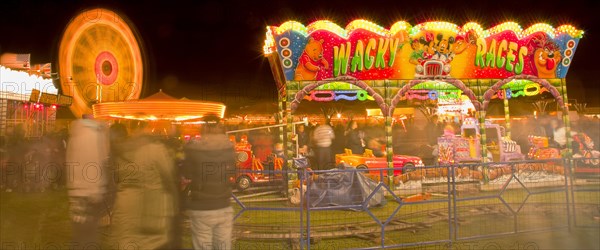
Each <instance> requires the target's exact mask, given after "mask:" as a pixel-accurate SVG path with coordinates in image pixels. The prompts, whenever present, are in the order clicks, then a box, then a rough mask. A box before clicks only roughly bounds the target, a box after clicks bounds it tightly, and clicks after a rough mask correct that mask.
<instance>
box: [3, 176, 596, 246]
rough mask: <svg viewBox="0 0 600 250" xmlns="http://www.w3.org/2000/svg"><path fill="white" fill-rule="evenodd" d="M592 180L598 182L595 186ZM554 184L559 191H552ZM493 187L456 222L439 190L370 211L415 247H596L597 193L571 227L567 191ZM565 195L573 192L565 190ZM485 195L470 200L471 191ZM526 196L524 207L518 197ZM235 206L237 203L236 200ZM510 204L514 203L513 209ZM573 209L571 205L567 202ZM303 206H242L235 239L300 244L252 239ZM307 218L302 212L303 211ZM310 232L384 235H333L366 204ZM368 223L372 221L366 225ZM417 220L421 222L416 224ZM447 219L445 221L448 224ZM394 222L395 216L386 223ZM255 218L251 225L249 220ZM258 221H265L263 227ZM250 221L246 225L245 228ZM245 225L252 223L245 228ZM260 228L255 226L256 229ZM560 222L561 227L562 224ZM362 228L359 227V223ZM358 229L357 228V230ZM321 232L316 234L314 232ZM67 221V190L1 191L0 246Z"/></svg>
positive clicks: (59, 234)
mask: <svg viewBox="0 0 600 250" xmlns="http://www.w3.org/2000/svg"><path fill="white" fill-rule="evenodd" d="M593 187H594V188H597V187H595V186H593ZM542 191H543V192H542ZM552 191H556V192H552ZM497 194H498V193H497V192H492V191H490V192H479V193H472V194H461V195H460V196H459V198H460V199H461V200H459V202H457V203H456V206H457V209H456V210H454V209H453V210H452V211H451V214H452V213H454V211H456V216H457V218H460V220H458V219H457V222H458V225H457V226H456V227H449V225H451V224H453V223H454V222H453V221H451V222H449V221H448V215H447V212H448V206H449V205H450V206H451V207H453V206H454V204H452V203H450V204H449V203H448V200H447V198H446V197H444V196H436V197H434V198H433V199H432V200H430V201H433V203H426V204H409V203H406V204H402V206H400V208H398V207H399V205H400V204H398V203H397V202H395V201H394V200H393V199H391V198H389V199H388V201H387V204H386V205H384V206H381V207H376V208H371V209H370V211H371V213H372V215H373V216H375V217H376V218H378V219H379V220H380V221H386V220H387V219H388V217H390V216H391V215H392V214H393V213H394V211H396V210H397V211H396V213H395V215H394V216H393V218H394V219H395V220H394V221H395V222H397V223H398V224H397V225H403V223H406V224H410V225H415V224H418V225H421V226H417V227H407V228H406V229H404V230H397V231H388V232H386V233H385V238H384V239H385V244H386V245H393V244H408V243H414V244H416V245H415V246H412V247H410V248H412V249H446V248H447V244H437V245H431V246H425V245H422V244H420V242H425V241H436V240H444V239H448V238H449V236H450V232H449V230H450V229H449V228H456V229H457V230H458V231H456V232H455V235H456V237H457V239H459V241H457V242H455V243H454V245H453V248H455V249H483V248H487V249H565V248H570V249H599V248H600V239H599V237H598V235H600V206H599V204H600V193H599V192H577V193H575V197H574V198H575V199H574V200H575V201H576V202H578V203H581V204H582V205H578V206H577V207H576V210H575V212H576V213H575V215H576V216H575V220H572V221H571V225H575V224H576V225H578V226H587V227H588V229H585V230H584V229H580V228H579V227H574V226H573V227H572V230H571V231H570V232H569V231H568V229H567V228H568V226H569V221H568V219H569V218H567V216H566V215H567V212H566V207H567V206H566V205H565V201H566V194H565V192H564V191H560V190H558V191H557V190H553V189H544V190H536V192H535V194H533V195H530V196H527V193H526V192H523V190H507V191H506V192H505V193H503V194H502V195H501V197H502V199H504V200H505V202H506V205H505V204H503V203H502V201H501V200H500V199H498V198H486V197H490V196H493V195H497ZM569 195H570V194H569ZM476 197H479V198H484V199H477V200H469V198H476ZM525 200H526V202H525V203H524V204H525V205H523V206H522V207H521V204H522V203H523V201H525ZM245 205H246V206H248V207H255V208H257V207H276V208H290V209H293V208H294V207H293V206H290V205H289V204H288V203H287V202H268V203H247V204H245ZM234 207H235V208H236V210H237V211H239V206H238V205H234ZM511 209H512V210H514V211H516V210H519V212H518V215H517V216H513V214H512V212H511ZM569 209H572V208H569ZM300 216H301V212H300V210H295V211H293V210H292V211H245V212H244V213H242V214H241V216H240V217H239V218H238V219H237V220H236V228H235V229H234V230H235V231H236V232H237V233H238V234H239V235H243V234H244V233H245V235H249V237H246V238H244V237H240V238H239V239H238V240H236V244H235V246H236V248H239V249H286V248H291V247H294V246H297V242H294V241H293V240H291V241H290V240H289V239H271V240H268V239H252V237H251V236H252V235H253V234H258V233H267V232H268V233H273V231H275V232H279V233H291V232H297V231H298V227H299V226H300ZM302 216H303V220H304V224H303V226H305V225H306V213H305V212H304V213H303V214H302ZM310 216H311V220H310V223H311V228H313V229H312V230H311V233H313V237H311V238H312V241H311V242H312V245H311V248H313V249H339V248H363V247H376V246H377V245H378V244H380V242H381V238H380V234H379V233H356V234H354V235H353V236H344V237H335V238H330V237H328V236H327V235H328V234H331V233H332V232H337V233H339V232H340V231H342V229H340V228H342V227H340V226H339V225H344V228H346V230H358V229H361V228H373V227H374V226H375V224H373V223H374V219H373V218H372V217H371V215H369V213H367V212H365V211H346V210H342V211H340V210H333V211H311V213H310ZM571 219H573V218H571ZM367 223H371V224H369V225H367ZM419 223H420V224H419ZM449 223H450V224H449ZM390 225H392V224H390ZM182 226H183V227H184V230H183V236H182V241H183V247H184V248H191V241H190V237H189V233H190V232H189V229H188V228H187V227H186V226H185V225H182ZM252 226H255V227H252ZM261 226H267V227H266V228H261ZM246 227H247V228H246ZM248 228H249V229H248ZM257 228H258V229H257ZM551 228H557V229H558V230H555V231H551V232H544V233H528V234H516V235H515V234H511V232H513V230H515V229H516V230H518V231H528V230H543V229H551ZM559 228H562V229H559ZM358 231H360V230H358ZM358 231H357V232H358ZM319 234H320V235H321V236H319V237H315V235H319ZM492 234H506V235H504V236H494V237H492V238H489V239H478V240H468V238H469V237H473V236H480V235H492ZM70 235H71V226H70V223H69V220H68V202H67V196H66V192H65V191H49V192H45V193H0V244H1V245H0V248H1V249H61V248H62V247H58V248H56V247H57V246H64V244H65V243H67V242H68V241H69V237H70Z"/></svg>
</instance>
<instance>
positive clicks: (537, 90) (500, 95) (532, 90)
mask: <svg viewBox="0 0 600 250" xmlns="http://www.w3.org/2000/svg"><path fill="white" fill-rule="evenodd" d="M544 92H549V91H548V89H546V87H541V86H540V85H539V84H537V83H528V84H525V85H523V84H518V83H517V84H515V85H514V86H512V87H511V88H505V89H500V90H498V91H497V92H496V94H494V95H493V96H492V99H501V100H504V99H505V98H506V99H511V98H513V97H519V96H534V95H539V94H542V93H544Z"/></svg>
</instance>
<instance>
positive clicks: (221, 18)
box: [0, 0, 600, 106]
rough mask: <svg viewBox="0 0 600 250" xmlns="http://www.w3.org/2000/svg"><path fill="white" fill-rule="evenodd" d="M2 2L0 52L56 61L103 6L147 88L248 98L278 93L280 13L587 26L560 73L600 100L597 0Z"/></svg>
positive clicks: (577, 92)
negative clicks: (135, 45) (69, 35)
mask: <svg viewBox="0 0 600 250" xmlns="http://www.w3.org/2000/svg"><path fill="white" fill-rule="evenodd" d="M125 2H128V3H125ZM129 2H133V1H120V2H119V1H102V2H98V3H95V2H90V1H85V2H74V1H64V0H63V1H50V0H47V1H39V2H22V1H2V2H0V34H1V35H0V46H1V47H0V50H1V51H10V52H22V53H31V54H32V61H33V62H34V63H36V62H39V63H42V62H48V61H50V62H55V59H54V57H55V54H56V53H57V50H58V41H59V39H60V36H61V33H62V31H63V29H64V28H65V26H66V25H67V23H68V21H69V19H70V18H72V17H73V16H75V15H76V14H77V13H78V12H79V11H81V10H83V9H86V8H93V7H105V8H110V9H113V10H115V11H117V12H118V13H120V14H122V15H125V16H126V17H128V18H129V19H130V21H131V22H132V23H133V25H134V26H135V27H136V28H137V30H138V32H139V33H140V34H141V37H142V39H143V44H144V45H145V48H146V52H147V54H148V63H149V64H148V69H149V70H150V75H149V78H148V81H147V84H148V85H147V86H148V91H147V93H153V92H155V91H158V89H163V90H164V91H166V92H167V93H169V94H172V95H173V96H176V97H183V96H185V97H188V98H202V99H212V100H216V101H227V100H231V99H223V98H224V96H233V97H236V96H237V97H240V96H244V97H248V98H249V99H250V100H249V102H250V103H251V102H260V101H271V100H275V84H274V81H273V79H272V76H271V72H270V69H269V66H268V63H267V61H266V60H265V59H264V58H263V56H262V45H263V40H264V34H265V27H266V26H267V25H279V24H281V23H282V22H284V21H287V20H292V19H293V20H297V21H300V22H302V23H304V24H308V23H310V22H312V21H315V20H320V19H328V20H331V21H334V22H336V23H337V24H339V25H341V26H342V27H343V26H345V25H346V24H347V23H348V22H350V21H352V20H354V19H357V18H363V19H367V20H370V21H373V22H375V23H378V24H379V25H381V26H384V27H390V26H391V25H392V24H393V23H395V22H396V21H400V20H405V21H408V22H409V23H411V24H413V25H414V24H417V23H420V22H424V21H449V22H453V23H456V24H458V25H462V24H464V23H466V22H469V21H476V22H478V23H479V24H481V25H482V26H483V27H484V28H490V27H491V26H493V25H496V24H499V23H502V22H505V21H515V22H518V23H519V24H521V26H522V27H523V28H526V27H529V26H530V25H532V24H535V23H537V22H547V23H549V24H551V25H553V26H554V27H557V26H559V25H561V24H573V25H574V26H575V27H577V28H580V29H583V30H585V32H586V33H585V35H584V37H583V39H582V40H581V42H580V44H579V47H578V49H577V51H576V54H575V57H574V60H573V63H572V64H571V67H570V70H569V74H568V77H567V81H568V86H569V97H570V98H577V99H579V101H580V102H582V101H585V102H588V103H589V104H588V106H600V96H599V94H600V86H599V85H600V80H598V79H597V77H600V74H599V73H600V62H599V61H600V53H599V52H600V48H599V47H597V46H595V45H597V44H600V35H599V33H600V29H599V25H600V18H598V16H599V15H600V13H598V12H599V11H600V4H599V2H600V1H571V0H569V1H562V2H553V1H523V0H521V1H512V0H511V1H508V0H501V1H489V0H485V1H484V0H480V1H457V0H447V1H440V2H435V1H398V0H396V1H375V0H363V1H315V2H309V1H301V0H299V1H254V0H246V1H225V0H221V1H174V0H171V1H161V2H156V3H154V2H152V1H147V2H145V1H144V2H141V1H140V3H143V4H133V3H129Z"/></svg>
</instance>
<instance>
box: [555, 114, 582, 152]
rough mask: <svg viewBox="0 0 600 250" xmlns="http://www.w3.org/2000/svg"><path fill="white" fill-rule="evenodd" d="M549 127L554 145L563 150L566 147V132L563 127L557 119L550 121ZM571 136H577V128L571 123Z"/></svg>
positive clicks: (575, 124)
mask: <svg viewBox="0 0 600 250" xmlns="http://www.w3.org/2000/svg"><path fill="white" fill-rule="evenodd" d="M550 126H551V128H552V137H551V138H553V139H554V140H553V141H554V144H555V145H556V144H557V145H558V146H559V147H560V148H565V147H566V145H567V131H566V128H565V126H564V125H563V124H562V122H560V121H559V120H558V119H553V120H552V121H550ZM572 128H573V129H571V134H570V136H574V135H576V134H577V132H576V131H575V128H577V123H576V122H573V123H572Z"/></svg>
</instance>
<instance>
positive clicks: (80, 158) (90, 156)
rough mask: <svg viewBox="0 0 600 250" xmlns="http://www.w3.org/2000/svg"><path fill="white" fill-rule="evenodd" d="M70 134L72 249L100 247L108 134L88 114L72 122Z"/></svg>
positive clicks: (69, 191) (67, 161)
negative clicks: (99, 227) (99, 233)
mask: <svg viewBox="0 0 600 250" xmlns="http://www.w3.org/2000/svg"><path fill="white" fill-rule="evenodd" d="M70 132H71V133H70V137H69V140H68V143H67V149H66V164H65V165H66V166H67V176H68V177H67V180H66V181H67V187H68V193H69V203H70V217H71V221H72V228H73V235H72V243H73V247H74V248H76V249H84V248H89V247H93V246H98V247H99V246H100V245H99V238H98V236H99V235H98V222H99V220H100V218H101V217H102V212H103V211H105V209H106V206H105V205H104V198H105V194H106V185H107V182H108V175H107V174H106V161H107V160H108V153H109V144H108V132H107V130H106V126H105V125H104V124H103V123H101V122H99V121H96V120H94V119H93V116H91V115H83V119H79V120H76V121H73V122H72V123H71V130H70Z"/></svg>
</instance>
